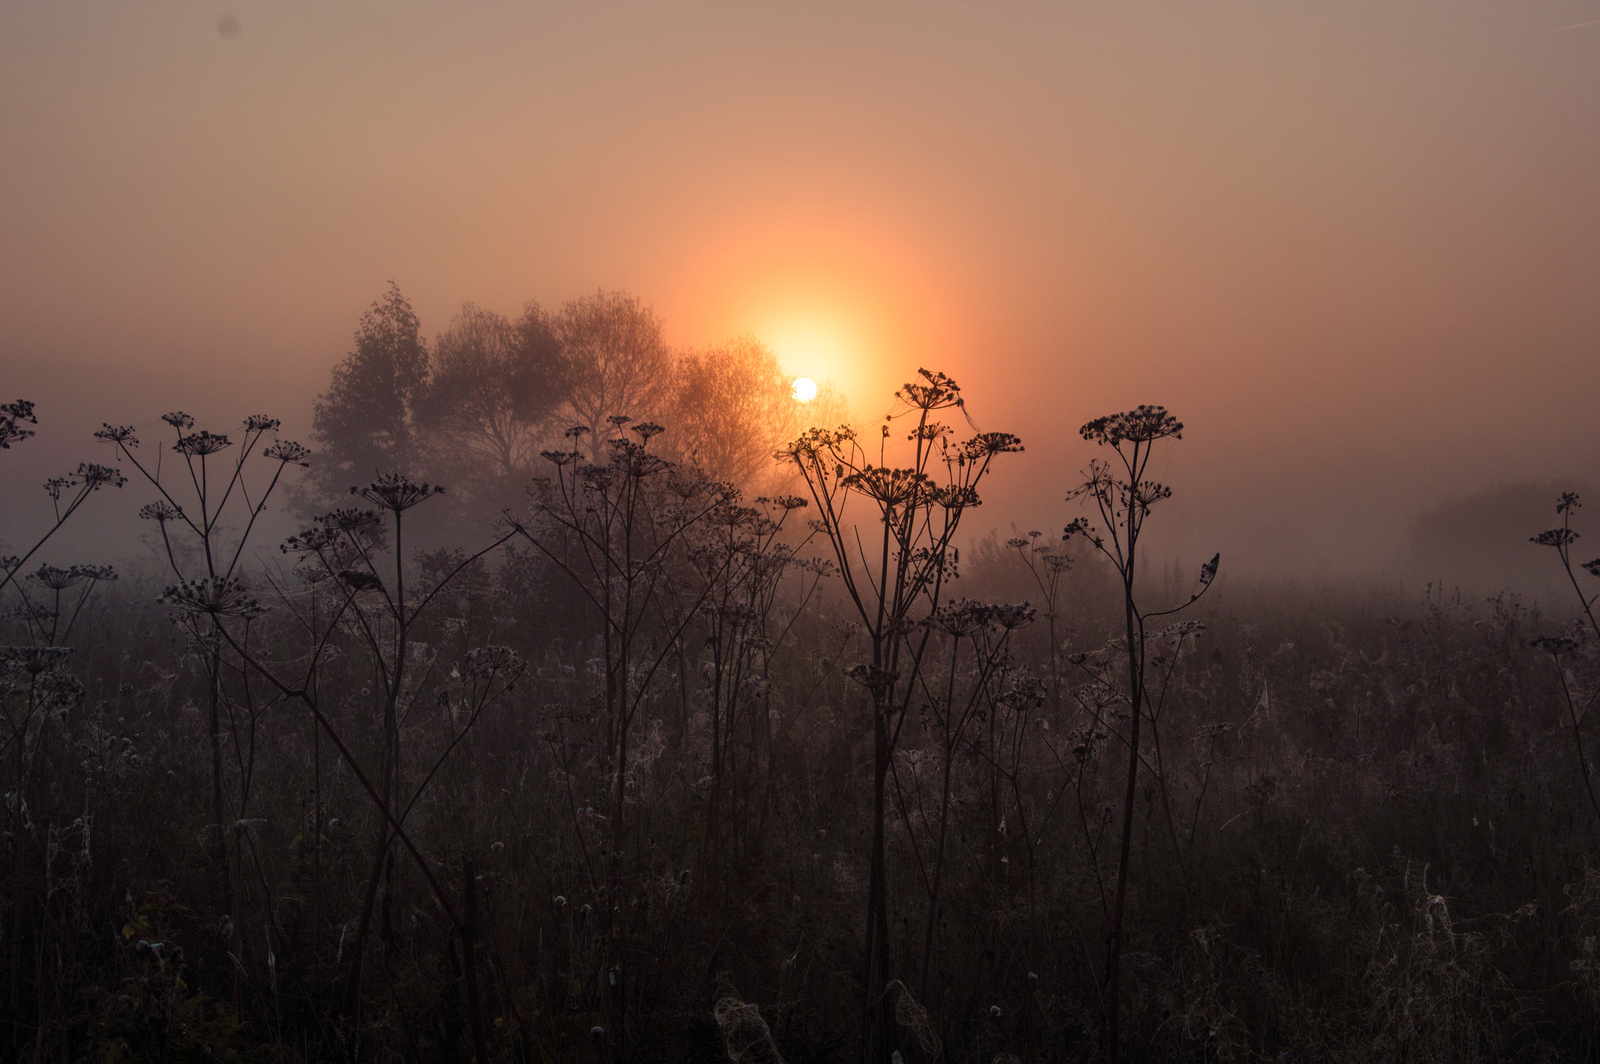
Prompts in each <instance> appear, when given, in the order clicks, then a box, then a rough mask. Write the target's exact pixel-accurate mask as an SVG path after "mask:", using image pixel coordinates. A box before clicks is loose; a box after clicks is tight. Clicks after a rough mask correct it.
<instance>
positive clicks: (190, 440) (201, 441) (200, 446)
mask: <svg viewBox="0 0 1600 1064" xmlns="http://www.w3.org/2000/svg"><path fill="white" fill-rule="evenodd" d="M232 446H233V441H232V440H230V439H228V437H226V436H224V435H222V434H221V433H219V432H208V431H206V430H205V429H201V430H200V431H199V432H191V433H190V434H189V435H187V436H179V437H178V442H177V443H175V444H173V445H172V449H173V450H174V451H177V452H178V453H179V454H182V455H187V456H189V457H191V458H204V457H206V456H207V455H212V454H216V453H217V452H218V451H221V450H224V449H226V448H229V447H232Z"/></svg>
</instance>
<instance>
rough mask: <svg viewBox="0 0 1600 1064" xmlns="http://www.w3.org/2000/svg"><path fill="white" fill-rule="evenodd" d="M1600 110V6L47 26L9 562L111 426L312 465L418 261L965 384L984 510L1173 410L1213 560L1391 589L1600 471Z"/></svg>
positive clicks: (39, 81) (467, 282)
mask: <svg viewBox="0 0 1600 1064" xmlns="http://www.w3.org/2000/svg"><path fill="white" fill-rule="evenodd" d="M1597 115H1600V4H1595V3H1586V4H1584V3H1540V4H1482V5H1446V4H1406V5H1396V4H1390V3H1350V2H1340V3H1337V4H1334V3H1328V4H1321V5H1309V4H1292V5H1291V4H1282V3H1205V4H1176V3H1173V4H1145V3H1134V4H1068V3H1062V2H1051V3H990V2H983V3H975V2H974V3H945V2H921V3H887V2H870V3H848V4H846V3H820V2H809V3H804V4H801V3H777V2H761V3H751V2H739V3H679V2H649V3H643V2H640V3H612V2H600V3H596V2H586V3H562V4H550V3H538V4H535V3H461V4H450V5H444V4H416V3H381V4H380V3H355V2H343V0H337V2H335V0H316V2H305V3H293V2H283V0H273V2H270V3H258V4H235V5H232V6H229V7H226V8H224V7H219V6H216V5H212V4H188V3H178V2H172V3H163V4H125V3H93V4H89V3H71V2H59V3H48V4H46V3H35V2H12V3H6V4H4V5H3V6H0V143H3V145H4V147H3V150H0V247H3V248H4V254H3V256H0V320H3V322H4V329H3V330H0V382H3V383H0V390H3V391H4V393H6V394H4V395H3V396H0V398H4V399H7V400H9V399H12V398H17V397H24V398H31V399H34V400H36V401H37V402H38V403H39V404H40V406H39V413H40V416H41V421H42V425H41V432H40V438H39V439H38V440H35V441H30V442H29V443H28V444H27V445H25V447H27V448H29V450H28V451H27V452H26V453H24V451H22V450H18V451H14V452H12V454H11V455H8V456H7V457H6V459H5V462H4V464H3V465H0V486H3V488H4V493H5V496H6V498H7V500H8V503H7V506H6V509H7V511H8V512H9V513H8V517H7V527H6V528H5V529H4V530H3V531H4V534H5V535H6V536H8V537H13V536H14V535H15V532H14V523H15V522H17V521H18V520H20V519H22V518H23V517H27V519H28V522H29V526H30V527H32V526H35V525H36V524H37V520H36V519H35V517H36V515H35V516H28V515H31V514H34V511H33V510H32V507H33V506H34V505H35V504H42V502H43V498H42V495H39V493H38V492H37V489H36V487H35V485H36V483H37V481H38V480H39V479H41V477H42V475H43V473H44V472H46V471H48V472H55V471H56V469H55V468H54V466H56V465H70V464H75V463H76V461H78V460H80V459H83V458H99V459H100V460H102V461H104V460H107V459H108V458H109V455H108V454H106V453H105V452H103V451H100V450H97V449H96V446H95V445H94V444H93V443H92V442H91V441H90V440H89V436H88V433H89V432H91V431H92V430H93V429H94V428H95V427H98V423H99V422H100V421H102V420H106V421H116V422H136V423H143V422H148V421H150V420H151V419H153V418H154V417H156V416H157V415H159V414H160V413H162V412H164V411H166V410H168V409H172V408H173V407H182V408H184V409H188V410H190V412H191V413H194V414H196V415H197V416H198V417H199V418H200V422H201V424H202V425H211V426H216V427H223V426H226V425H228V424H230V423H231V422H233V421H235V420H236V419H237V418H238V417H239V416H242V415H243V414H247V413H254V412H258V411H259V412H265V413H271V414H274V415H276V416H279V417H281V418H283V419H284V421H285V423H286V425H287V426H288V427H289V428H291V429H293V433H292V434H293V435H298V436H300V437H302V438H304V437H305V435H306V433H307V430H308V428H309V423H310V408H311V402H312V399H313V397H314V396H315V395H316V394H317V393H318V392H320V391H322V390H323V389H325V388H326V387H327V384H328V379H329V371H330V369H331V367H332V366H333V365H334V363H335V362H337V361H338V360H339V359H340V358H341V357H343V356H344V355H345V353H346V352H347V351H348V350H349V349H350V346H351V334H352V331H353V330H354V328H355V325H356V322H357V320H358V318H359V317H360V315H361V313H362V311H363V310H364V309H365V308H366V307H367V306H368V305H369V304H370V303H371V302H372V300H374V299H375V298H377V297H378V296H379V295H380V294H381V293H382V292H383V290H384V287H385V285H386V282H387V281H388V280H390V279H393V280H394V281H396V282H397V283H398V284H399V286H400V287H401V289H402V290H403V291H404V292H405V294H406V295H407V296H409V297H410V298H411V300H412V301H413V303H414V305H415V306H416V308H417V310H418V312H419V314H420V315H421V317H422V320H423V325H424V328H425V329H426V330H427V331H428V332H429V333H430V334H431V333H433V332H436V331H438V330H440V329H442V328H443V327H444V326H445V325H446V324H447V322H448V321H449V319H450V317H451V316H452V315H453V314H454V313H455V311H456V309H457V308H458V307H459V305H460V304H461V303H462V302H463V301H466V300H472V301H475V302H478V303H480V304H482V305H484V306H487V307H490V308H493V309H495V310H499V311H502V312H506V313H514V312H516V311H517V310H518V309H519V308H520V307H521V305H522V304H523V302H524V301H526V300H529V299H537V300H539V301H540V302H541V303H543V304H544V305H546V306H556V305H559V304H560V303H561V302H562V301H564V300H567V299H570V298H573V297H575V296H578V295H581V294H584V293H589V292H593V291H594V290H596V289H598V288H607V289H616V288H621V289H627V290H630V291H632V292H634V293H637V294H638V295H639V296H640V297H641V298H643V299H644V300H646V301H647V302H649V303H651V304H653V305H654V307H655V308H656V310H657V311H658V312H659V313H660V314H661V315H662V317H663V318H664V319H665V321H666V328H667V332H668V338H669V339H670V341H671V342H672V343H674V344H679V345H703V344H709V343H712V342H715V341H718V340H721V339H723V338H726V337H729V336H732V335H735V334H739V333H744V332H752V333H755V334H756V335H757V336H759V337H761V338H762V339H763V340H765V341H766V342H767V343H768V344H769V345H770V346H771V347H772V348H773V350H774V351H775V352H776V353H777V354H778V356H779V357H780V358H781V359H782V361H783V362H784V364H785V365H786V367H787V368H788V369H790V370H791V371H793V372H794V373H795V374H803V375H807V376H811V377H815V378H818V379H824V378H831V379H833V380H835V381H836V382H837V383H838V384H839V385H840V386H841V387H842V388H843V389H844V391H845V392H846V393H847V395H848V397H849V399H850V402H851V405H852V409H853V410H854V412H855V413H856V414H857V415H858V416H860V417H863V418H866V419H870V418H872V417H875V416H877V415H880V414H881V413H883V412H884V410H886V409H887V407H888V399H889V394H890V392H891V391H892V390H893V388H894V387H895V386H896V385H898V384H899V383H900V382H901V381H903V380H905V379H907V378H908V377H909V376H910V375H911V374H913V373H914V372H915V370H916V368H917V367H918V366H921V365H926V366H929V367H930V368H941V369H944V370H946V371H947V372H949V373H951V374H952V375H953V376H955V377H956V378H957V380H959V381H960V382H961V384H962V385H963V387H964V389H965V391H966V394H967V396H968V402H969V409H970V410H971V412H972V415H973V416H974V417H975V418H976V419H977V422H978V423H979V424H980V425H981V427H983V428H984V429H1006V430H1009V431H1013V432H1016V433H1017V434H1019V435H1020V436H1022V437H1023V439H1024V442H1025V443H1026V445H1027V447H1028V452H1027V454H1025V455H1023V456H1020V457H1019V458H1018V460H1017V461H1015V462H1009V463H1007V465H1006V466H1005V467H1003V468H1001V469H1000V470H999V471H998V473H997V474H996V476H995V478H994V481H993V484H994V486H993V487H992V488H991V489H990V493H989V499H988V505H987V506H986V507H985V509H984V511H983V512H982V515H981V516H982V521H981V522H979V523H981V524H984V525H985V526H989V525H993V524H996V523H1005V522H1008V521H1010V520H1012V519H1014V520H1016V521H1017V522H1018V523H1019V525H1021V526H1023V527H1024V528H1026V527H1029V526H1032V527H1043V528H1048V529H1057V530H1059V528H1060V526H1061V525H1062V524H1064V523H1065V521H1066V520H1067V519H1068V518H1070V517H1071V516H1072V514H1073V511H1071V510H1069V508H1068V507H1067V506H1066V504H1064V503H1063V502H1062V501H1061V497H1062V495H1063V494H1064V493H1065V491H1066V489H1067V488H1068V487H1069V486H1070V485H1071V482H1072V481H1073V479H1074V475H1075V473H1076V471H1077V470H1078V469H1079V468H1080V467H1081V466H1082V464H1083V463H1084V462H1085V461H1086V460H1087V458H1088V452H1087V450H1086V448H1085V446H1084V445H1083V444H1082V443H1081V441H1080V440H1079V439H1078V437H1077V433H1076V429H1077V426H1078V425H1079V424H1081V423H1082V422H1084V421H1086V420H1088V419H1089V418H1091V417H1094V416H1096V415H1098V414H1102V413H1107V412H1110V411H1113V410H1117V409H1124V408H1127V407H1130V406H1132V405H1135V404H1138V403H1142V402H1152V403H1163V404H1165V405H1167V406H1168V407H1170V408H1171V409H1172V410H1173V411H1174V412H1175V413H1176V414H1177V415H1178V416H1179V417H1180V418H1181V419H1182V420H1184V421H1185V422H1186V423H1187V425H1188V431H1187V433H1186V438H1185V440H1184V441H1183V442H1182V443H1181V444H1179V445H1177V446H1176V447H1174V448H1173V449H1172V450H1171V451H1170V454H1171V456H1172V457H1171V459H1170V462H1169V463H1168V464H1167V467H1166V468H1165V469H1163V470H1161V476H1162V479H1165V480H1169V481H1170V482H1172V483H1173V484H1174V485H1175V488H1176V490H1177V492H1178V497H1177V498H1176V499H1175V500H1174V502H1173V504H1172V507H1171V510H1170V516H1168V517H1163V518H1161V519H1160V523H1162V524H1163V525H1164V527H1165V528H1166V530H1167V532H1168V534H1169V537H1170V549H1171V550H1172V551H1174V552H1177V553H1181V555H1182V556H1183V557H1185V558H1193V559H1196V560H1198V559H1200V558H1201V557H1209V554H1210V552H1211V551H1212V550H1216V549H1220V550H1221V551H1222V553H1223V557H1224V566H1225V568H1227V569H1231V571H1234V572H1248V571H1265V572H1275V573H1298V574H1302V575H1315V574H1338V573H1342V572H1347V571H1350V570H1352V569H1353V570H1359V571H1376V570H1378V569H1380V568H1382V567H1385V566H1389V565H1391V563H1392V562H1393V559H1394V558H1395V557H1396V555H1397V553H1398V552H1400V551H1402V549H1403V548H1404V547H1405V545H1406V543H1407V536H1408V529H1409V527H1410V522H1411V521H1412V519H1413V518H1414V517H1415V516H1416V515H1417V514H1419V513H1421V512H1423V511H1425V510H1428V509H1429V508H1430V507H1434V506H1436V505H1438V504H1440V503H1443V502H1446V501H1447V500H1450V499H1454V498H1460V497H1465V496H1470V495H1473V494H1475V493H1484V492H1491V491H1492V490H1493V489H1496V488H1497V487H1499V486H1500V485H1503V484H1506V483H1511V482H1517V481H1523V482H1532V483H1537V484H1541V485H1543V484H1547V483H1549V482H1551V481H1552V479H1554V480H1555V481H1557V482H1566V481H1568V480H1570V481H1573V482H1577V481H1580V480H1582V481H1584V482H1592V481H1594V480H1595V479H1596V478H1595V476H1594V473H1595V471H1596V469H1597V468H1600V461H1597V459H1600V444H1597V442H1596V441H1597V436H1596V432H1595V420H1594V415H1595V410H1596V405H1597V404H1596V400H1597V398H1600V357H1597V354H1600V353H1597V350H1596V347H1597V343H1596V341H1597V338H1600V299H1597V293H1600V195H1597V190H1600V135H1597V118H1596V116H1597ZM11 393H15V394H11ZM80 441H81V442H80ZM36 444H37V445H38V446H35V445H36ZM57 445H61V447H62V448H63V449H60V450H50V448H55V447H57ZM1513 494H1514V493H1513ZM36 496H37V498H36ZM1494 497H1495V498H1501V497H1504V498H1511V497H1512V495H1507V494H1506V493H1504V492H1501V493H1500V494H1499V495H1496V496H1494ZM11 500H17V501H16V502H12V501H11ZM1597 501H1600V500H1597ZM130 502H132V499H131V498H115V497H109V498H100V499H96V500H94V502H93V504H92V505H93V506H94V507H95V510H96V512H97V513H99V514H101V515H104V516H106V517H110V516H111V515H125V512H126V513H131V509H132V507H131V506H129V505H128V504H129V503H130ZM24 504H25V505H24ZM1548 516H1553V515H1548ZM1547 523H1549V521H1548V519H1547V515H1546V514H1544V513H1537V514H1534V515H1531V516H1530V519H1529V524H1530V531H1531V530H1534V529H1536V528H1538V527H1543V525H1544V524H1547ZM1507 549H1508V550H1510V551H1517V550H1520V549H1523V548H1521V546H1520V544H1516V543H1512V544H1508V545H1507ZM1527 549H1531V548H1527Z"/></svg>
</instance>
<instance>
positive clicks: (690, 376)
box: [673, 335, 849, 488]
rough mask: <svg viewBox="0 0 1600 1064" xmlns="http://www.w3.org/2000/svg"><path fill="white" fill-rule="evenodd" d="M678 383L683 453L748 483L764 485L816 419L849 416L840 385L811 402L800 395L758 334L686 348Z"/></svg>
mask: <svg viewBox="0 0 1600 1064" xmlns="http://www.w3.org/2000/svg"><path fill="white" fill-rule="evenodd" d="M676 383H677V387H676V389H675V392H674V394H675V403H674V415H675V417H676V419H677V420H676V422H675V424H677V425H678V426H679V427H680V428H679V431H678V432H676V433H674V436H675V439H674V441H673V446H674V451H675V453H676V454H678V455H680V456H682V458H683V459H684V460H685V461H687V462H689V463H691V464H693V465H695V466H697V467H699V468H700V469H703V470H705V472H706V473H708V474H710V475H711V476H713V477H716V478H718V479H720V480H727V481H731V482H732V483H735V484H739V485H741V486H745V487H750V488H764V487H765V486H766V485H763V484H761V483H760V482H761V481H763V480H770V479H771V477H772V475H773V473H774V472H775V471H774V469H773V460H772V455H773V454H774V453H775V452H777V451H779V450H781V449H782V447H783V445H784V444H785V443H786V442H788V441H789V440H792V439H794V438H795V437H796V436H797V435H799V434H800V433H801V432H802V431H804V429H806V428H807V427H808V426H809V425H811V424H824V425H826V424H834V425H837V424H839V423H840V422H843V421H847V420H849V418H848V414H847V413H846V412H845V411H844V409H843V402H842V400H841V399H840V398H839V396H838V394H837V393H836V392H834V391H833V390H832V389H828V390H826V391H825V392H824V393H822V394H820V395H819V396H818V397H817V399H814V400H813V401H812V402H810V403H802V402H800V401H799V400H797V399H796V398H795V397H794V379H793V377H791V376H790V375H789V373H788V372H787V371H786V370H785V369H784V368H783V366H781V365H779V363H778V359H777V356H775V355H774V354H773V353H772V351H771V350H769V349H768V348H767V346H766V345H765V344H763V343H762V342H761V341H760V340H757V339H756V338H755V337H754V336H750V335H745V336H739V337H735V338H734V339H732V340H726V341H724V342H722V343H720V344H717V345H716V346H715V347H710V348H707V349H706V350H705V351H688V352H685V353H684V354H683V355H681V356H680V357H679V359H678V372H677V382H676ZM786 472H792V471H787V470H786Z"/></svg>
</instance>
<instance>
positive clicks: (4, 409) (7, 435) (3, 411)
mask: <svg viewBox="0 0 1600 1064" xmlns="http://www.w3.org/2000/svg"><path fill="white" fill-rule="evenodd" d="M19 421H26V422H27V423H28V424H30V425H37V424H38V423H39V419H38V418H36V417H35V416H34V413H33V404H32V403H30V402H29V401H28V400H26V399H18V400H17V401H16V402H14V403H0V451H4V450H10V448H11V445H12V443H14V442H17V441H19V440H25V439H27V438H28V437H29V436H32V435H33V430H32V429H25V428H20V427H18V425H17V422H19Z"/></svg>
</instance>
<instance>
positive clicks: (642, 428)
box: [633, 421, 667, 442]
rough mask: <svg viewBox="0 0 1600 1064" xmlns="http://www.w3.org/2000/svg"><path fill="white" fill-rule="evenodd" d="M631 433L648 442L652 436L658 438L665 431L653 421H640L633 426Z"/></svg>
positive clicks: (663, 427)
mask: <svg viewBox="0 0 1600 1064" xmlns="http://www.w3.org/2000/svg"><path fill="white" fill-rule="evenodd" d="M633 431H634V432H637V433H638V434H639V436H640V438H641V439H643V440H645V441H647V442H648V441H649V440H650V438H651V437H652V436H659V435H661V433H663V432H665V431H667V430H666V428H665V426H662V425H657V424H656V423H655V422H654V421H642V422H640V423H639V424H637V425H635V426H633Z"/></svg>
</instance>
